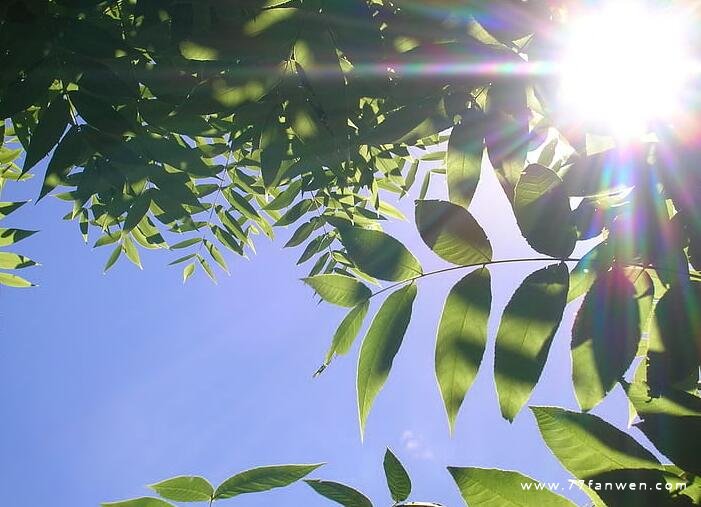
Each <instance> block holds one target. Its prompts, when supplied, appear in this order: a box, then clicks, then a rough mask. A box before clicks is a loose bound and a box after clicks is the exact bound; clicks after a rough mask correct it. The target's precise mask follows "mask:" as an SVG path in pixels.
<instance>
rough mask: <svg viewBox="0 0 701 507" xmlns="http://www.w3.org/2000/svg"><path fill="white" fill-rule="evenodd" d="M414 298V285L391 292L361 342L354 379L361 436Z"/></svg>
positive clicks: (385, 377) (390, 363)
mask: <svg viewBox="0 0 701 507" xmlns="http://www.w3.org/2000/svg"><path fill="white" fill-rule="evenodd" d="M415 298H416V285H415V284H414V283H410V284H408V285H406V286H405V287H402V288H401V289H399V290H397V291H396V292H394V293H392V294H391V295H390V296H389V297H388V298H387V299H386V300H385V302H384V303H383V304H382V306H381V307H380V309H379V311H378V312H377V315H375V318H374V319H373V321H372V324H371V325H370V329H368V332H367V334H366V335H365V339H364V340H363V344H362V346H361V348H360V358H359V359H358V379H357V388H358V414H359V417H360V432H361V434H362V433H363V431H364V429H365V422H366V421H367V417H368V414H369V413H370V408H371V407H372V403H373V401H374V400H375V397H376V396H377V394H378V393H379V392H380V390H381V389H382V386H383V385H384V383H385V381H386V380H387V377H388V376H389V372H390V370H391V369H392V362H393V361H394V356H396V355H397V352H399V348H400V347H401V345H402V341H403V340H404V334H405V333H406V329H407V326H408V325H409V321H410V320H411V312H412V308H413V305H414V299H415Z"/></svg>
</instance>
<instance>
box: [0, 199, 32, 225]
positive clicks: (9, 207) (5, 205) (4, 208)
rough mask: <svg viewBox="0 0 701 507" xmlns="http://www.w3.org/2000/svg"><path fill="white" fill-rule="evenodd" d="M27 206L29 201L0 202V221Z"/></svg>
mask: <svg viewBox="0 0 701 507" xmlns="http://www.w3.org/2000/svg"><path fill="white" fill-rule="evenodd" d="M25 204H27V201H19V202H0V220H2V219H3V218H5V217H6V216H7V215H9V214H10V213H13V212H15V211H17V210H18V209H19V208H21V207H22V206H24V205H25Z"/></svg>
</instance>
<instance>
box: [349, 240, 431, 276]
mask: <svg viewBox="0 0 701 507" xmlns="http://www.w3.org/2000/svg"><path fill="white" fill-rule="evenodd" d="M340 232H341V241H342V243H343V246H345V247H346V250H347V251H348V257H350V259H351V260H352V261H353V262H354V263H355V264H356V265H357V266H358V267H359V268H360V269H362V270H363V271H364V272H365V273H367V274H368V275H370V276H372V277H374V278H379V279H380V280H389V281H402V280H408V279H409V278H414V277H416V276H419V275H421V274H422V273H423V271H422V269H421V264H419V261H418V260H416V257H414V256H413V255H412V253H411V252H410V251H409V250H407V249H406V247H405V246H404V245H402V244H401V243H400V242H399V241H397V240H396V239H394V238H393V237H392V236H390V235H389V234H386V233H384V232H381V231H372V230H368V229H361V228H359V227H344V228H342V229H340Z"/></svg>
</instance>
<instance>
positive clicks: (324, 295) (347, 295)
mask: <svg viewBox="0 0 701 507" xmlns="http://www.w3.org/2000/svg"><path fill="white" fill-rule="evenodd" d="M302 280H303V281H304V283H306V284H307V285H309V286H310V287H311V288H312V289H314V290H315V291H316V293H317V294H319V296H320V297H321V299H323V300H324V301H326V302H327V303H331V304H334V305H338V306H347V307H352V306H356V305H358V304H359V303H361V302H363V301H365V300H366V299H368V298H369V297H370V295H371V294H372V293H371V292H370V289H369V288H368V287H367V286H366V285H365V284H363V283H360V282H359V281H358V280H356V279H355V278H351V277H349V276H344V275H337V274H327V275H316V276H312V277H309V278H303V279H302Z"/></svg>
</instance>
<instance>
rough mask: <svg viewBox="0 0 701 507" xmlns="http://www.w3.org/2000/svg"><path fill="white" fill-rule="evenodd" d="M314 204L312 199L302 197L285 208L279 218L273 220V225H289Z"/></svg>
mask: <svg viewBox="0 0 701 507" xmlns="http://www.w3.org/2000/svg"><path fill="white" fill-rule="evenodd" d="M313 206H314V201H313V200H312V199H304V200H302V201H299V202H298V203H297V204H295V205H294V206H292V207H291V208H290V209H288V210H287V213H285V214H284V215H283V216H282V217H281V218H280V220H278V221H277V222H275V227H282V226H285V225H290V224H293V223H295V222H296V221H297V220H299V219H300V218H301V217H302V216H303V215H305V214H306V213H308V212H309V211H310V210H311V209H312V208H313Z"/></svg>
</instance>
